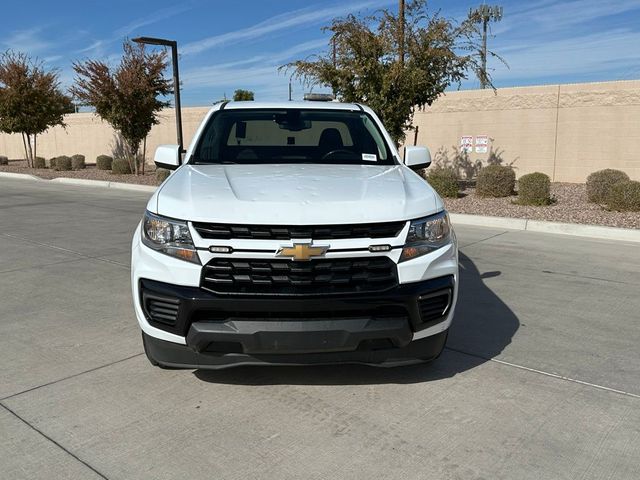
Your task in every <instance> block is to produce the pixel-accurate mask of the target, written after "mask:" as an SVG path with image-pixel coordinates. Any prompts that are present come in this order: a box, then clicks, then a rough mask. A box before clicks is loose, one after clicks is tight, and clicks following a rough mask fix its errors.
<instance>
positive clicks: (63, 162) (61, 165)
mask: <svg viewBox="0 0 640 480" xmlns="http://www.w3.org/2000/svg"><path fill="white" fill-rule="evenodd" d="M55 169H56V170H57V171H68V170H71V158H69V157H67V156H66V155H62V156H60V157H56V166H55Z"/></svg>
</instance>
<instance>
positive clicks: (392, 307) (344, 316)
mask: <svg viewBox="0 0 640 480" xmlns="http://www.w3.org/2000/svg"><path fill="white" fill-rule="evenodd" d="M132 246H133V250H132V262H131V264H132V271H131V280H132V290H133V298H134V308H135V312H136V316H137V319H138V322H139V324H140V327H141V328H142V330H143V333H144V335H145V339H146V340H145V343H146V344H147V350H148V352H149V353H150V354H151V355H152V358H154V359H155V360H157V361H158V362H159V363H160V364H162V365H166V366H183V367H186V368H207V367H210V368H214V367H216V366H218V367H224V366H228V365H235V364H238V363H245V364H246V363H270V364H298V363H300V364H306V363H334V362H358V363H374V364H377V363H389V362H391V363H394V362H397V361H400V362H406V361H407V360H408V359H410V358H420V359H429V358H433V357H435V356H437V354H438V353H439V351H440V350H441V348H442V345H443V342H444V338H445V337H446V331H447V330H448V328H449V325H450V324H451V320H452V318H453V312H454V308H455V303H456V298H457V290H458V287H457V280H458V265H457V248H456V245H455V241H454V242H453V243H452V244H451V245H449V246H447V247H443V248H441V249H439V250H437V251H434V252H432V253H430V254H428V255H424V256H422V257H419V258H416V259H414V260H411V261H407V262H403V263H400V264H398V266H397V268H398V280H399V283H398V284H397V286H395V287H393V288H391V289H389V290H386V291H384V292H378V293H375V294H372V293H368V294H367V293H359V294H355V293H353V294H340V295H328V296H286V295H283V296H275V295H262V296H260V295H251V296H249V295H228V294H227V295H224V294H216V293H211V292H209V291H205V290H204V289H202V288H200V281H201V270H202V267H201V266H199V265H195V264H190V263H188V262H184V261H182V260H178V259H174V258H171V257H168V256H166V255H163V254H161V253H158V252H155V251H153V250H151V249H149V248H147V247H145V246H144V245H142V244H141V242H140V241H139V232H136V235H135V236H134V240H133V244H132ZM200 255H201V261H202V263H203V264H205V263H206V262H208V261H209V260H210V258H211V254H209V253H208V252H202V251H200ZM203 255H205V256H203ZM206 255H209V257H207V256H206ZM241 255H242V254H241V253H239V254H237V256H241ZM245 255H246V256H247V258H251V257H249V255H252V256H255V253H252V254H249V253H247V254H245ZM386 255H387V256H388V257H390V258H391V259H392V260H393V261H394V262H397V261H398V258H397V256H398V255H399V251H398V250H393V251H392V252H389V253H387V254H386ZM234 256H236V254H235V253H234ZM272 256H273V254H267V253H265V254H264V258H270V257H272ZM328 256H329V255H328ZM331 256H332V257H335V258H342V257H348V256H353V253H349V252H344V253H336V254H333V255H331ZM149 301H153V302H156V303H155V304H154V306H153V307H154V308H155V309H156V311H160V312H162V314H167V315H169V316H170V317H172V318H171V319H170V320H171V321H167V318H162V315H161V316H160V317H158V318H154V316H153V315H150V306H149V305H148V304H147V302H149ZM434 302H435V303H434ZM438 302H440V303H438ZM443 302H444V303H443ZM158 320H161V321H158ZM423 340H424V341H423Z"/></svg>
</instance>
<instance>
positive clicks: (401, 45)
mask: <svg viewBox="0 0 640 480" xmlns="http://www.w3.org/2000/svg"><path fill="white" fill-rule="evenodd" d="M398 2H399V3H398V24H399V28H398V61H399V62H400V68H403V67H404V0H398Z"/></svg>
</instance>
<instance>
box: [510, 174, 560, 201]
mask: <svg viewBox="0 0 640 480" xmlns="http://www.w3.org/2000/svg"><path fill="white" fill-rule="evenodd" d="M550 192H551V179H550V178H549V176H548V175H545V174H544V173H540V172H534V173H530V174H528V175H523V176H522V177H520V178H519V179H518V200H517V201H516V203H518V204H520V205H549V204H550V203H551V195H550Z"/></svg>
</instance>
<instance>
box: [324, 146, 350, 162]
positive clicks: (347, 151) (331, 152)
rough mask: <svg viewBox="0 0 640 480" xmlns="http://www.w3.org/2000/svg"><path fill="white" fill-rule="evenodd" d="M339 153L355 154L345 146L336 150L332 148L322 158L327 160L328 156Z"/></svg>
mask: <svg viewBox="0 0 640 480" xmlns="http://www.w3.org/2000/svg"><path fill="white" fill-rule="evenodd" d="M338 153H346V154H347V155H353V152H352V151H350V150H345V149H344V148H337V149H335V150H331V151H330V152H327V153H325V154H324V155H323V156H322V160H326V159H327V158H329V157H331V156H333V155H337V154H338Z"/></svg>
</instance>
